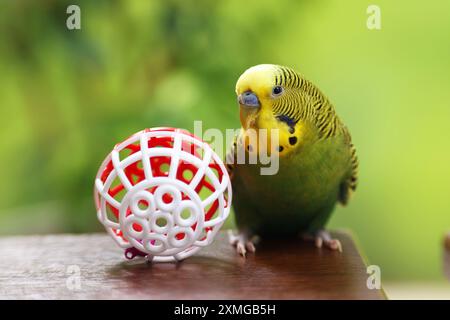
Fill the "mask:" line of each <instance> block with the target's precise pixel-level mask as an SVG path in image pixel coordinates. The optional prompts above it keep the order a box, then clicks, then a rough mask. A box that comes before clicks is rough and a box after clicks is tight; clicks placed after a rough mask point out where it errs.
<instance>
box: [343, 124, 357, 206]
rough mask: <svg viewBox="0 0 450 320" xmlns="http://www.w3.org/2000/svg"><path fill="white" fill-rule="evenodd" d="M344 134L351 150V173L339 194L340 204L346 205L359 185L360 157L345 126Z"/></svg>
mask: <svg viewBox="0 0 450 320" xmlns="http://www.w3.org/2000/svg"><path fill="white" fill-rule="evenodd" d="M343 133H344V138H345V141H346V143H347V144H348V147H349V149H350V157H351V159H350V162H351V166H350V172H349V175H347V176H346V178H345V180H344V181H343V182H342V184H341V187H340V192H339V202H340V203H342V204H343V205H346V204H347V202H348V200H349V199H350V196H351V194H352V192H354V191H355V190H356V186H357V184H358V157H357V155H356V148H355V146H354V145H353V143H352V138H351V136H350V133H349V131H348V129H347V127H345V126H343Z"/></svg>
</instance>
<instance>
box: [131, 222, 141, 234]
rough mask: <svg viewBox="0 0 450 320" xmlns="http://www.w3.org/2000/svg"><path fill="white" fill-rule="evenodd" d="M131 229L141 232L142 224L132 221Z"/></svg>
mask: <svg viewBox="0 0 450 320" xmlns="http://www.w3.org/2000/svg"><path fill="white" fill-rule="evenodd" d="M133 230H134V231H136V232H141V231H142V226H141V225H140V224H139V223H133Z"/></svg>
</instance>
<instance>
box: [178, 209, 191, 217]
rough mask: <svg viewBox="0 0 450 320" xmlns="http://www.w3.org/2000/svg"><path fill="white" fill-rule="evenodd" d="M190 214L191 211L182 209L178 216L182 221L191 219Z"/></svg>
mask: <svg viewBox="0 0 450 320" xmlns="http://www.w3.org/2000/svg"><path fill="white" fill-rule="evenodd" d="M191 215H192V213H191V210H189V209H187V208H186V209H184V210H183V211H181V213H180V216H181V218H182V219H184V220H187V219H189V218H190V217H191Z"/></svg>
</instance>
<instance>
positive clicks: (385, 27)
mask: <svg viewBox="0 0 450 320" xmlns="http://www.w3.org/2000/svg"><path fill="white" fill-rule="evenodd" d="M69 4H78V5H79V6H80V7H81V26H82V29H81V30H74V31H69V30H68V29H67V28H66V19H67V17H68V15H67V14H66V8H67V6H68V5H69ZM370 4H377V5H379V6H380V8H381V14H382V28H381V30H368V29H367V27H366V20H367V17H368V15H367V14H366V9H367V7H368V5H370ZM449 39H450V2H449V1H445V0H442V1H427V2H426V3H423V2H414V1H388V0H386V1H382V0H377V1H361V0H352V1H345V2H344V1H338V0H318V1H287V0H281V1H267V0H249V1H238V0H227V1H206V0H196V1H190V0H187V1H181V0H180V1H173V0H169V1H155V0H154V1H140V0H137V1H125V0H124V1H100V0H98V1H63V0H41V1H32V0H30V1H24V0H2V1H1V2H0V110H1V111H0V112H1V113H0V150H2V151H1V157H0V170H1V178H2V184H1V187H0V188H1V192H0V235H10V234H31V233H33V234H35V233H60V232H77V233H79V232H93V231H101V230H102V227H101V225H100V224H99V223H98V222H97V220H96V215H95V210H94V205H93V201H92V192H93V180H94V176H95V173H96V170H97V169H98V166H99V165H100V163H101V161H102V160H103V158H104V156H105V155H106V154H107V153H108V152H109V151H110V150H111V148H112V147H113V145H114V144H115V143H116V142H118V141H121V140H122V139H124V138H126V137H128V136H129V135H130V134H132V133H134V132H136V131H139V130H141V129H143V128H146V127H152V126H174V127H183V128H186V129H189V130H192V129H193V122H194V120H202V121H203V127H204V128H205V129H207V128H220V129H221V130H225V129H226V128H237V127H239V121H238V109H237V108H238V107H237V105H236V99H235V95H234V85H235V82H236V80H237V78H238V76H239V75H240V74H241V73H242V72H243V71H244V70H245V69H246V68H248V67H249V66H252V65H255V64H259V63H277V64H284V65H288V66H292V67H293V68H295V69H296V70H298V71H299V72H301V73H303V74H304V75H305V76H306V77H307V78H308V79H310V80H312V81H313V82H315V83H316V84H317V85H318V86H319V87H320V88H321V89H322V90H323V91H324V92H325V93H326V95H327V96H328V97H329V98H330V99H331V100H332V101H333V103H334V105H335V107H336V108H337V110H338V112H339V114H340V116H341V118H342V119H343V120H344V121H345V123H346V124H347V125H348V127H349V128H350V130H351V133H352V135H353V139H354V142H355V145H356V146H357V150H358V154H359V158H360V163H361V165H360V171H361V173H360V184H359V189H358V190H357V192H356V194H355V196H354V198H353V201H351V203H350V205H349V206H348V207H347V208H339V209H338V210H337V211H336V213H335V215H334V217H333V219H332V221H331V223H330V225H331V227H333V228H347V229H350V230H352V231H353V232H354V234H355V235H356V236H357V237H358V239H359V243H360V246H361V247H362V248H363V250H364V251H365V253H366V254H367V257H368V259H369V261H370V263H373V264H377V265H379V266H380V267H381V270H382V276H383V277H384V279H392V280H396V281H397V280H398V281H422V280H424V281H425V280H430V281H440V280H442V281H444V280H443V276H442V266H441V249H442V243H441V240H442V236H443V234H444V232H445V231H446V230H449V229H450V181H449V177H450V130H449V129H448V128H449V124H450V102H449V101H450V90H449V88H450V75H449V71H450V41H449ZM228 226H230V227H232V226H233V222H232V219H230V220H229V222H228Z"/></svg>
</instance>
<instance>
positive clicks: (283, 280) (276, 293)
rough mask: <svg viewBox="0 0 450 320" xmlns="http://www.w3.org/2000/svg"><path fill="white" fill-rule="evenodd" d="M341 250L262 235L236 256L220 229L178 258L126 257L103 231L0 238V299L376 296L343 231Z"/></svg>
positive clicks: (379, 296) (339, 234) (379, 295)
mask: <svg viewBox="0 0 450 320" xmlns="http://www.w3.org/2000/svg"><path fill="white" fill-rule="evenodd" d="M334 234H335V236H337V237H338V238H339V239H340V240H341V242H342V245H343V248H344V251H343V253H339V252H332V251H330V250H328V249H317V248H315V247H314V245H313V243H310V242H303V241H301V240H294V241H276V242H269V241H266V242H262V243H261V244H260V245H259V246H258V247H257V252H256V254H254V255H253V254H249V255H248V256H247V258H246V259H244V258H242V257H239V256H238V255H237V254H236V252H235V251H234V248H232V247H231V246H230V245H229V244H228V241H227V236H226V234H225V233H221V234H219V236H218V238H217V239H216V241H215V242H214V243H213V244H212V245H211V246H209V247H207V248H204V249H202V250H201V251H200V252H199V253H198V254H197V255H196V256H194V257H191V258H188V259H187V260H185V261H183V262H180V263H153V264H149V263H146V262H145V260H142V259H141V260H132V261H126V260H125V258H124V257H123V251H122V250H120V249H118V248H117V247H116V245H115V243H114V242H113V240H112V239H110V238H109V237H108V236H107V235H105V234H85V235H48V236H26V237H7V238H0V298H1V299H5V298H6V299H384V298H385V295H384V293H383V291H382V290H376V289H375V290H369V289H367V286H366V281H367V277H368V274H367V273H366V266H365V263H364V261H363V259H362V258H361V255H360V254H359V253H358V250H357V248H356V246H355V244H354V242H353V241H352V239H351V237H350V235H349V234H348V233H345V232H335V233H334Z"/></svg>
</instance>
